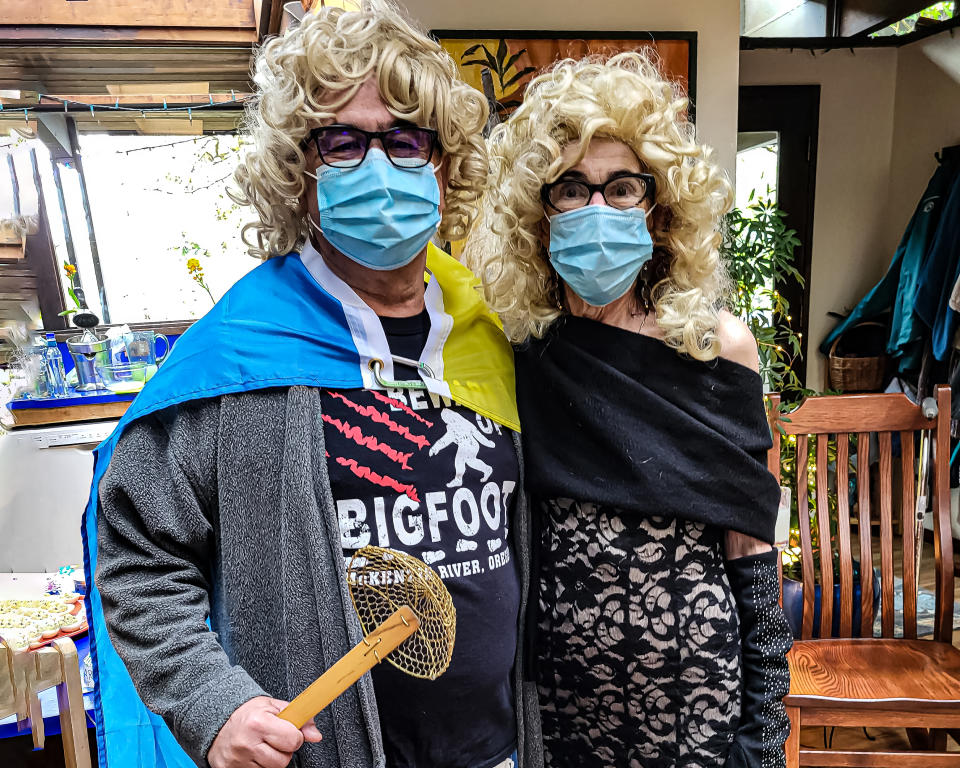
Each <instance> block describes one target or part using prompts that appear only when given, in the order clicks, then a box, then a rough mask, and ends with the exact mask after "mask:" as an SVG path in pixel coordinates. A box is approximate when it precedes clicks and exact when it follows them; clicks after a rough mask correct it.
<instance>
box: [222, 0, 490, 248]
mask: <svg viewBox="0 0 960 768" xmlns="http://www.w3.org/2000/svg"><path fill="white" fill-rule="evenodd" d="M371 77H375V78H376V80H377V84H378V85H379V90H380V96H381V98H382V99H383V101H384V104H385V105H386V107H387V109H388V110H389V111H390V113H391V114H392V115H394V116H395V117H396V118H398V119H400V120H408V121H410V122H412V123H414V124H416V125H422V126H425V127H429V128H433V129H435V130H436V131H437V132H438V133H439V136H440V143H441V145H442V147H443V152H444V156H445V159H446V162H447V164H448V166H447V178H448V184H447V190H446V207H445V209H444V212H443V217H442V219H441V221H440V229H439V234H440V237H442V238H444V239H446V240H460V239H463V237H464V236H465V235H466V233H467V230H468V229H469V227H470V224H471V222H472V221H473V218H474V215H475V213H476V205H477V200H478V199H479V197H480V195H481V193H482V191H483V187H484V184H485V181H486V178H487V170H488V167H487V154H486V148H485V145H484V141H483V137H482V134H481V131H482V130H483V127H484V125H485V124H486V121H487V103H486V100H485V98H484V97H483V95H482V94H480V93H479V92H478V91H476V90H474V89H473V88H471V87H470V86H468V85H466V84H465V83H463V82H462V81H461V80H460V79H459V78H458V77H457V71H456V66H455V64H454V62H453V60H452V59H451V58H450V56H449V55H448V54H447V53H446V52H445V51H444V50H443V49H442V48H441V47H440V45H439V44H438V43H437V42H436V41H435V40H433V39H431V38H430V37H428V36H427V35H426V34H425V33H424V32H422V31H420V30H419V29H417V28H415V27H414V25H413V24H412V23H411V22H410V21H408V20H407V19H406V18H404V16H403V15H402V14H401V13H400V11H399V10H398V9H397V8H396V6H394V5H393V4H392V3H390V2H388V1H386V0H365V2H362V3H361V4H360V7H359V9H358V10H351V11H344V10H343V9H341V8H322V9H320V10H318V11H317V12H316V13H309V14H307V15H306V16H305V17H304V20H303V22H302V23H301V24H300V26H299V27H297V28H295V29H293V30H291V31H289V32H287V34H285V35H284V36H283V37H278V38H274V39H272V40H270V41H269V42H268V43H266V44H265V45H264V46H263V47H262V48H261V49H260V51H259V53H258V55H257V58H256V62H255V64H254V75H253V80H254V83H255V85H256V95H255V97H254V99H253V100H252V103H251V105H250V106H249V107H248V108H247V112H246V116H245V130H246V132H247V133H248V134H249V135H250V136H251V137H252V147H251V149H250V151H249V152H248V153H247V154H246V156H245V157H244V159H243V161H242V163H241V165H240V166H239V167H238V168H237V171H236V173H235V175H234V181H235V183H236V185H237V186H238V187H239V189H238V190H235V191H233V192H232V196H233V198H234V199H235V200H236V201H237V202H238V203H240V204H241V205H252V206H253V207H254V208H255V209H256V211H257V214H258V216H259V221H257V222H254V223H251V224H248V225H246V226H245V227H244V229H243V237H244V241H245V242H246V243H247V245H248V246H249V247H250V253H251V255H254V256H260V257H261V258H270V257H272V256H278V255H282V254H285V253H289V252H290V251H293V250H296V249H297V248H298V247H299V245H300V244H301V243H302V242H303V241H304V239H305V237H306V233H307V221H306V201H305V193H306V190H307V184H308V181H309V179H308V178H307V177H306V175H305V174H304V171H305V170H309V171H313V170H314V169H313V168H309V169H308V168H307V167H306V164H305V161H304V151H303V150H302V149H301V147H300V144H301V142H302V141H303V140H304V139H305V138H306V136H307V134H308V133H309V131H310V129H311V128H313V127H315V126H318V125H324V124H328V123H331V122H333V120H334V118H335V115H336V112H337V110H338V109H340V108H341V107H343V106H344V105H345V104H346V103H347V102H348V101H350V99H352V98H353V96H354V94H356V92H357V91H358V90H359V88H360V86H361V85H362V84H363V83H364V81H366V80H367V79H369V78H371Z"/></svg>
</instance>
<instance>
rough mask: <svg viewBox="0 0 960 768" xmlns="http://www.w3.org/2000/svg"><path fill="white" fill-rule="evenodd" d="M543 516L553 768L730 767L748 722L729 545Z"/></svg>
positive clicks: (694, 527)
mask: <svg viewBox="0 0 960 768" xmlns="http://www.w3.org/2000/svg"><path fill="white" fill-rule="evenodd" d="M538 513H539V514H540V516H541V518H540V525H539V527H540V531H541V555H540V556H541V564H540V565H541V567H540V588H539V589H540V618H539V627H538V632H537V650H538V667H539V674H538V687H539V691H540V702H541V714H542V718H543V740H544V749H545V757H546V765H547V766H550V768H574V767H577V768H579V767H580V766H618V767H622V768H661V767H662V768H674V767H675V766H677V767H679V766H722V765H723V764H724V761H725V760H726V756H727V752H728V750H729V748H730V743H731V742H732V741H733V738H734V735H735V733H736V729H737V724H738V720H739V715H740V635H739V623H738V618H737V610H736V605H735V602H734V599H733V596H732V595H731V593H730V585H729V583H728V582H727V577H726V574H725V571H724V565H723V551H722V544H723V539H722V532H721V531H720V530H719V529H716V528H713V527H710V526H706V525H704V524H703V523H694V522H689V521H684V520H677V519H675V518H674V519H666V518H663V517H649V518H645V519H643V520H642V521H637V520H636V517H635V516H631V518H630V521H629V522H627V520H625V519H624V518H623V517H622V516H621V515H620V513H619V512H618V511H617V510H616V509H615V508H612V507H602V506H599V507H598V506H597V505H594V504H589V503H578V502H573V501H569V500H550V501H548V502H543V503H541V504H540V509H539V510H538Z"/></svg>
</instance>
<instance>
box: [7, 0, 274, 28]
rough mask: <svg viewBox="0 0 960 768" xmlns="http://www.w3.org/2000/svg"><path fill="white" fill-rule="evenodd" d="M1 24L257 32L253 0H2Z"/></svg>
mask: <svg viewBox="0 0 960 768" xmlns="http://www.w3.org/2000/svg"><path fill="white" fill-rule="evenodd" d="M0 23H2V24H9V25H14V26H17V25H49V26H58V25H76V26H85V27H187V28H190V27H194V28H195V27H222V28H231V29H256V15H255V13H254V8H253V0H205V1H204V2H196V0H85V2H82V3H77V2H65V1H64V0H3V4H2V7H0Z"/></svg>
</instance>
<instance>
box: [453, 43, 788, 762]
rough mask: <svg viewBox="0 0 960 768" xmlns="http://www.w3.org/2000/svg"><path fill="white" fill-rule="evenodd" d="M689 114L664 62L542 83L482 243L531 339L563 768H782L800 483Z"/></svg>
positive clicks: (519, 330)
mask: <svg viewBox="0 0 960 768" xmlns="http://www.w3.org/2000/svg"><path fill="white" fill-rule="evenodd" d="M686 108H687V101H686V99H685V98H683V97H682V96H681V95H680V94H679V92H678V89H677V87H676V86H674V85H673V84H672V83H670V82H668V81H667V80H665V79H664V78H663V77H662V76H661V74H660V72H659V70H658V67H657V62H656V60H655V59H654V58H653V57H652V56H650V55H648V54H644V53H636V52H630V53H622V54H619V55H616V56H614V57H612V58H609V59H603V58H588V59H585V60H583V61H571V60H567V61H562V62H560V63H558V64H557V65H555V66H554V67H553V68H552V69H551V70H550V71H548V72H546V73H544V74H541V75H540V76H538V77H536V78H535V79H534V80H533V81H532V82H531V83H530V85H529V86H528V88H527V90H526V93H525V96H524V101H523V104H522V105H521V106H520V107H519V108H518V109H517V110H516V112H514V114H513V115H511V117H510V119H509V120H508V121H507V122H506V123H505V124H503V125H500V126H498V127H497V128H496V129H495V131H494V133H493V135H492V136H491V138H490V142H489V147H490V154H491V165H492V184H491V189H490V191H489V193H488V194H487V195H486V197H485V199H484V201H483V205H482V213H481V218H480V220H479V223H478V225H477V226H476V228H475V230H474V231H473V232H472V233H471V236H470V238H469V240H468V242H467V245H466V249H465V258H466V261H467V263H468V264H469V265H470V266H471V267H472V268H473V269H474V271H475V272H476V273H477V274H478V275H479V276H480V277H481V278H482V279H483V282H484V290H485V293H486V297H487V299H488V302H489V303H490V305H491V306H492V307H493V308H494V309H495V310H496V311H498V312H499V313H500V316H501V318H502V320H503V322H504V325H505V328H506V330H507V332H508V334H509V336H510V338H511V339H512V340H513V341H514V342H515V343H516V344H517V347H516V364H517V393H518V405H519V409H520V418H521V421H522V424H523V446H524V459H525V470H526V489H527V491H528V493H529V494H530V496H531V505H532V506H533V508H534V520H535V529H536V531H537V532H536V534H535V546H536V547H538V553H539V572H538V574H537V576H538V577H539V586H538V589H539V609H540V613H539V620H538V622H537V636H536V638H535V639H534V640H533V641H532V647H533V648H534V649H535V650H536V652H537V654H538V672H537V676H536V678H537V682H538V688H539V694H540V705H541V713H542V721H543V739H544V751H545V764H546V765H548V766H551V768H568V767H569V768H573V766H582V765H591V766H610V768H613V766H617V767H618V768H619V767H621V766H631V768H654V767H657V768H659V767H660V766H663V767H666V766H671V768H676V767H679V766H690V767H691V768H692V767H693V766H697V768H706V767H712V766H733V767H736V768H743V767H745V766H751V767H755V768H760V767H761V766H762V767H763V768H766V767H767V766H777V765H783V764H784V760H785V758H784V750H783V744H784V741H785V738H786V735H787V733H788V731H789V724H788V721H787V718H786V713H785V709H784V707H783V703H782V697H783V696H784V694H785V693H786V692H787V690H788V679H789V672H788V669H787V664H786V660H785V654H786V651H787V650H788V649H789V647H790V636H789V630H788V628H787V624H786V621H785V619H784V616H783V613H782V611H781V610H780V607H779V605H778V603H777V595H778V582H777V568H778V566H777V560H776V557H777V555H776V551H775V550H773V549H772V547H771V542H772V541H773V539H774V522H775V518H776V513H777V507H778V502H779V489H778V487H777V483H776V481H775V480H774V479H773V477H772V476H771V475H770V473H769V472H768V471H767V469H766V451H767V449H768V448H769V447H770V444H771V442H770V434H769V430H768V427H767V423H766V419H765V413H764V407H763V387H762V381H761V379H760V376H759V374H758V359H757V357H758V356H757V345H756V342H755V341H754V339H753V338H752V336H751V335H750V333H749V331H748V330H747V328H746V326H745V325H744V324H743V323H742V322H741V321H740V320H738V319H736V318H735V317H733V316H732V315H731V314H730V313H729V312H727V311H726V310H724V309H723V308H722V307H723V301H724V298H725V294H724V290H725V286H726V280H725V276H724V270H723V265H722V263H721V261H720V257H719V255H718V251H717V247H718V245H719V243H720V234H719V231H718V228H719V222H720V218H721V216H722V214H723V213H724V212H725V211H726V210H727V209H728V208H729V207H730V204H731V193H730V185H729V183H728V182H727V181H726V179H725V178H724V174H723V172H722V171H721V170H720V169H719V168H717V166H716V165H714V163H713V162H712V160H711V152H710V150H709V149H708V148H706V147H704V146H701V145H699V144H698V143H697V142H696V140H695V137H694V128H693V126H692V125H691V124H690V123H689V122H688V121H687V119H686Z"/></svg>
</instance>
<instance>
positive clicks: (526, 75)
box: [432, 29, 697, 121]
mask: <svg viewBox="0 0 960 768" xmlns="http://www.w3.org/2000/svg"><path fill="white" fill-rule="evenodd" d="M432 34H433V36H434V37H436V38H437V40H439V41H440V44H441V45H442V46H443V47H444V49H446V51H447V52H448V53H449V54H450V55H451V56H452V57H453V60H454V61H455V62H456V63H457V66H458V68H459V70H460V76H461V77H462V78H463V80H464V81H465V82H467V83H469V84H470V85H472V86H473V87H474V88H476V89H477V90H479V91H481V92H483V93H485V94H486V96H487V99H488V100H489V101H491V102H496V105H497V116H498V117H499V119H500V121H503V120H506V118H507V117H509V115H510V113H511V112H513V110H515V109H516V108H517V107H518V106H519V105H520V104H521V103H522V102H523V92H524V91H525V90H526V87H527V84H528V83H529V82H530V80H532V79H533V77H534V76H535V75H536V74H537V73H538V72H540V71H541V70H543V69H545V68H547V67H549V66H550V65H551V64H553V63H554V62H556V61H559V60H560V59H565V58H573V59H581V58H583V57H584V56H588V55H593V54H599V55H603V56H612V55H613V54H616V53H620V52H622V51H635V50H640V49H644V48H647V49H650V48H652V49H653V50H654V51H655V52H656V54H657V57H658V58H659V60H660V62H661V71H662V73H663V75H664V76H665V77H666V78H667V79H669V80H672V81H674V82H676V83H678V84H679V85H680V87H681V89H682V90H683V92H684V93H686V94H687V96H688V97H689V98H690V107H689V109H688V115H687V117H688V119H689V120H693V118H694V114H693V112H694V107H693V105H694V103H695V96H696V72H697V33H696V32H579V33H575V32H530V31H527V30H523V31H504V30H498V31H492V30H471V31H464V30H446V29H441V30H434V31H433V32H432ZM485 80H486V82H484V81H485Z"/></svg>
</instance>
